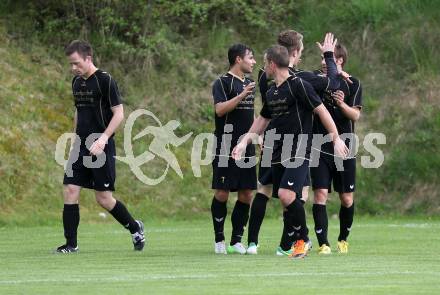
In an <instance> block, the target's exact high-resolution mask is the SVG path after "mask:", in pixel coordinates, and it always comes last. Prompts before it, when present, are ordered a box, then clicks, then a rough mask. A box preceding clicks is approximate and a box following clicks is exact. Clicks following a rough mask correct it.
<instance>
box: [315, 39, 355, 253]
mask: <svg viewBox="0 0 440 295" xmlns="http://www.w3.org/2000/svg"><path fill="white" fill-rule="evenodd" d="M335 61H336V65H337V67H338V70H339V71H342V69H343V67H344V65H345V64H346V62H347V49H346V48H345V46H343V45H341V44H338V45H336V48H335ZM321 65H322V72H321V73H322V74H323V75H327V74H328V68H327V65H326V63H324V62H322V63H321ZM350 80H351V83H347V81H344V80H342V79H341V81H340V87H339V90H337V91H326V92H325V94H324V96H323V102H324V105H325V107H326V108H327V110H328V111H329V113H330V114H331V116H332V118H333V120H334V121H335V123H336V127H337V128H338V132H339V133H340V134H343V133H345V134H350V135H351V136H349V137H348V138H347V139H346V145H347V146H350V145H351V146H350V149H355V146H354V144H355V142H354V141H353V142H350V141H351V140H353V135H354V124H355V122H356V121H357V120H358V119H359V117H360V112H361V108H362V87H361V83H360V82H359V80H358V79H356V78H354V77H350ZM314 132H315V133H317V134H326V131H325V129H324V128H323V125H322V124H321V122H320V121H319V120H315V122H314ZM333 154H334V152H333V147H332V145H331V144H328V143H324V144H323V145H322V147H321V152H320V155H319V165H318V167H312V168H310V172H311V176H312V187H313V191H314V204H313V219H314V221H315V233H316V237H317V238H318V242H319V246H320V247H319V252H318V253H320V254H330V253H331V248H330V243H329V242H328V239H327V231H328V217H327V210H326V203H327V199H328V193H329V192H331V183H332V181H333V187H334V189H335V191H337V192H338V193H339V199H340V200H341V207H340V209H339V237H338V243H337V248H338V251H339V252H340V253H347V252H348V243H347V237H348V235H349V233H350V229H351V225H352V224H353V216H354V203H353V193H354V191H355V178H356V159H355V158H353V157H350V158H347V159H345V160H343V162H342V164H343V168H344V169H343V171H338V169H337V166H336V164H335V160H334V156H333Z"/></svg>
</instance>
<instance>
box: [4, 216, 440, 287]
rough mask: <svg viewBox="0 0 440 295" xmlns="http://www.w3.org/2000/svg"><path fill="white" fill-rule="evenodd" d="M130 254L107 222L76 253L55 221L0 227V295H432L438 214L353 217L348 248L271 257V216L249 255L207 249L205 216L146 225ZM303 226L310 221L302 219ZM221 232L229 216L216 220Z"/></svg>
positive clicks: (438, 258)
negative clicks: (65, 247)
mask: <svg viewBox="0 0 440 295" xmlns="http://www.w3.org/2000/svg"><path fill="white" fill-rule="evenodd" d="M145 225H146V233H147V238H148V244H147V246H146V248H145V250H144V252H141V253H135V252H133V251H132V244H131V240H130V236H129V234H128V232H126V231H125V230H124V229H122V228H121V227H120V226H119V225H118V224H116V222H114V223H113V222H110V220H109V222H108V224H87V223H84V224H80V228H79V246H80V253H77V254H69V255H60V254H58V255H56V254H53V253H52V250H53V249H54V248H55V247H56V246H58V245H59V244H60V243H61V242H62V228H61V225H60V226H49V227H26V228H20V227H2V228H0V294H106V295H109V294H294V293H295V292H302V293H297V294H439V292H440V290H439V288H440V255H439V252H438V249H439V247H440V221H439V220H423V219H414V218H411V219H404V218H398V219H391V218H387V219H384V218H372V217H370V218H365V217H364V218H358V219H355V224H354V225H353V229H352V233H351V236H350V239H349V242H350V253H349V254H348V255H340V254H338V253H337V252H336V249H335V246H336V236H337V233H338V221H337V220H335V219H332V220H330V236H329V238H330V243H332V245H331V246H332V249H333V250H334V252H333V254H332V255H330V256H325V257H322V256H318V254H317V253H316V248H317V247H316V246H317V245H316V238H315V236H314V235H313V232H311V234H312V235H311V238H312V241H313V242H314V246H315V248H314V249H313V250H312V252H311V253H310V254H309V256H308V257H306V258H305V259H302V260H292V259H289V258H287V257H277V256H275V249H276V247H277V245H278V242H279V237H280V233H281V221H280V220H276V219H270V220H265V222H264V223H263V226H262V232H261V235H260V245H261V247H260V249H259V254H258V255H257V256H249V255H243V256H239V255H221V256H219V255H214V254H213V241H212V240H213V234H212V225H211V221H210V220H209V219H207V220H200V219H199V220H196V221H154V222H148V221H147V222H146V223H145ZM309 226H310V227H312V226H313V223H312V222H311V221H309ZM225 229H226V234H227V235H229V234H230V231H231V229H230V223H229V222H227V223H226V227H225Z"/></svg>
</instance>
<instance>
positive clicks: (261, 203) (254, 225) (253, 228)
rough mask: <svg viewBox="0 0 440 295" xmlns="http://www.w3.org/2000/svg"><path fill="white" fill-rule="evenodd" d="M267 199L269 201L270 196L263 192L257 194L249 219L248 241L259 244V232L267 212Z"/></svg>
mask: <svg viewBox="0 0 440 295" xmlns="http://www.w3.org/2000/svg"><path fill="white" fill-rule="evenodd" d="M267 201H269V198H268V197H266V195H264V194H262V193H257V194H256V195H255V198H254V201H253V202H252V206H251V217H250V219H249V231H248V243H255V244H258V234H259V232H260V228H261V224H262V223H263V219H264V215H265V214H266V207H267Z"/></svg>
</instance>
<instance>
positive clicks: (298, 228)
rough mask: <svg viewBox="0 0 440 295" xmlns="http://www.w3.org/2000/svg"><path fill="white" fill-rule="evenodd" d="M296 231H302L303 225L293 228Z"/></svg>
mask: <svg viewBox="0 0 440 295" xmlns="http://www.w3.org/2000/svg"><path fill="white" fill-rule="evenodd" d="M292 227H293V229H294V230H296V231H299V230H300V229H301V225H300V226H298V227H296V226H292Z"/></svg>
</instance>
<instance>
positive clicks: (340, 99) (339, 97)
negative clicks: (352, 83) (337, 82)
mask: <svg viewBox="0 0 440 295" xmlns="http://www.w3.org/2000/svg"><path fill="white" fill-rule="evenodd" d="M344 96H345V94H344V92H343V91H341V90H336V91H335V92H333V93H332V97H333V99H334V100H335V102H336V105H338V106H341V104H343V103H344Z"/></svg>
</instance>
